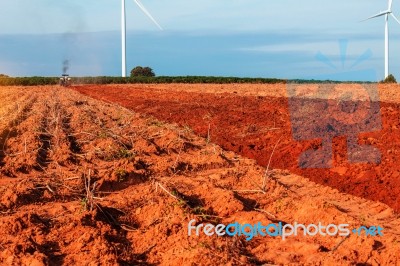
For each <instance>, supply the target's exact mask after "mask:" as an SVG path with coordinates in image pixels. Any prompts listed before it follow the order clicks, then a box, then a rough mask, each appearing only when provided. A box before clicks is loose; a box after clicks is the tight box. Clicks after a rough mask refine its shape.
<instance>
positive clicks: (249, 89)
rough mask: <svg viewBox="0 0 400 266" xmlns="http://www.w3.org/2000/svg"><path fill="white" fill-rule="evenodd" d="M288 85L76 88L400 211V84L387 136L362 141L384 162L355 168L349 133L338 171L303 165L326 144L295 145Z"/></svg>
mask: <svg viewBox="0 0 400 266" xmlns="http://www.w3.org/2000/svg"><path fill="white" fill-rule="evenodd" d="M286 86H287V85H285V84H273V85H263V84H232V85H229V84H228V85H217V84H214V85H212V84H211V85H208V84H192V85H186V84H164V85H130V86H118V85H110V86H84V87H76V90H78V91H80V92H82V93H84V94H87V95H90V96H92V97H95V98H97V99H102V100H106V101H110V102H116V103H119V104H121V105H122V106H125V107H127V108H129V109H131V110H134V111H137V112H141V113H146V114H149V115H152V116H154V117H156V118H158V119H160V120H163V121H167V122H175V123H178V124H179V125H181V126H190V127H191V128H193V130H194V131H195V132H196V133H197V134H199V135H201V136H202V137H205V138H210V140H211V141H212V142H214V143H217V144H218V145H220V146H221V147H222V148H224V149H226V150H230V151H234V152H236V153H238V154H240V155H242V156H245V157H248V158H252V159H255V160H256V161H257V162H258V163H259V164H260V165H262V166H267V165H268V163H270V167H272V168H274V169H287V170H290V171H291V172H292V173H296V174H298V175H301V176H304V177H307V178H309V179H310V180H312V181H314V182H316V183H318V184H322V185H326V186H330V187H332V188H335V189H338V190H339V191H341V192H344V193H348V194H351V195H355V196H359V197H363V198H366V199H370V200H376V201H380V202H383V203H385V204H388V205H389V206H391V207H392V208H393V209H395V210H396V211H397V212H399V211H400V200H399V197H398V195H399V194H400V164H399V163H398V161H399V159H400V149H399V146H400V104H399V103H400V86H398V85H379V92H380V100H381V101H380V102H379V103H378V107H377V108H378V111H379V110H380V116H381V120H382V123H381V126H379V130H374V131H373V132H368V131H367V132H361V133H360V134H356V135H355V137H356V138H357V139H356V141H358V143H360V144H365V145H371V146H373V147H375V148H377V149H378V150H379V151H380V154H381V162H380V163H379V164H375V163H357V164H353V163H350V162H349V160H348V158H347V157H348V155H347V143H346V137H347V136H346V135H343V136H339V137H335V138H333V142H332V145H331V146H332V150H333V155H332V167H330V168H326V169H316V168H303V167H302V166H301V163H300V162H299V158H300V156H301V154H302V153H303V152H304V151H306V150H308V149H318V148H321V140H318V139H309V140H295V139H294V135H293V132H292V124H291V122H292V121H291V117H290V109H289V101H288V98H287V87H286ZM310 86H313V85H310ZM348 86H349V90H352V89H353V88H352V87H351V86H352V85H351V84H349V85H348ZM314 103H315V102H314ZM306 104H310V102H308V103H306ZM311 104H312V103H311ZM320 114H324V110H316V112H315V117H318V116H319V115H320ZM326 115H327V116H330V115H331V114H330V113H326ZM310 116H311V119H309V120H310V123H314V122H313V121H311V120H313V115H312V114H311V115H310ZM316 123H317V122H316ZM306 126H307V125H306V124H305V125H304V127H306ZM373 128H376V127H373ZM275 146H276V149H275V150H274V147H275ZM273 150H274V153H273V156H272V157H271V154H272V151H273ZM372 161H373V160H372Z"/></svg>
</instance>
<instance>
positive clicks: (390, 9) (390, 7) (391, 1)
mask: <svg viewBox="0 0 400 266" xmlns="http://www.w3.org/2000/svg"><path fill="white" fill-rule="evenodd" d="M392 4H393V0H389V11H392Z"/></svg>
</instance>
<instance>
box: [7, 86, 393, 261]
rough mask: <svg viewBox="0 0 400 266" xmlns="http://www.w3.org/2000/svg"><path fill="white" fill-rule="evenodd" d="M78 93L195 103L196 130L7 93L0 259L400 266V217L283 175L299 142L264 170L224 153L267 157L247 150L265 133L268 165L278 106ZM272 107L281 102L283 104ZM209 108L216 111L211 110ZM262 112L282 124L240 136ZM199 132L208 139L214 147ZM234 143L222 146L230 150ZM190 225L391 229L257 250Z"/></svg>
mask: <svg viewBox="0 0 400 266" xmlns="http://www.w3.org/2000/svg"><path fill="white" fill-rule="evenodd" d="M76 89H79V90H81V91H84V92H85V93H91V94H95V96H96V97H100V96H101V97H105V96H107V95H113V98H110V99H112V100H116V101H120V102H121V103H125V104H126V105H127V104H128V103H130V104H131V106H130V107H131V108H133V109H135V108H137V109H141V111H142V112H143V113H153V114H154V116H158V117H160V118H163V120H169V119H170V121H174V120H177V121H178V119H177V118H179V117H180V116H183V115H182V112H183V109H181V110H182V112H175V110H176V109H175V108H178V107H179V106H186V108H185V109H184V110H185V114H186V117H187V118H186V119H187V121H186V120H185V121H184V122H182V121H178V122H181V125H182V126H178V125H175V124H171V123H165V122H162V121H160V120H157V119H155V118H154V117H152V116H148V115H147V114H140V113H139V112H136V111H131V110H129V109H126V108H124V107H121V106H119V105H116V104H114V103H106V102H103V101H98V100H94V99H92V98H90V97H87V96H83V95H82V94H80V93H78V92H76V91H75V90H71V89H66V88H60V87H58V86H55V87H50V86H48V87H47V86H46V87H29V88H26V87H2V89H1V90H0V99H2V105H1V107H0V117H1V120H0V141H1V143H0V144H1V145H0V146H1V147H2V148H1V153H0V165H1V169H0V174H1V177H2V178H1V179H0V225H1V226H2V228H3V230H2V232H0V264H3V265H141V264H142V265H147V264H162V265H216V264H226V265H259V264H276V265H287V264H325V265H354V264H357V263H361V264H371V265H395V264H396V263H397V262H398V261H400V260H399V256H400V255H399V250H400V246H399V241H400V235H399V233H400V230H399V229H400V220H399V218H398V215H397V214H396V213H395V212H394V210H393V209H392V208H390V207H388V206H387V205H385V204H383V203H379V202H373V201H369V200H366V199H363V198H359V197H355V196H351V195H349V194H345V193H342V192H339V191H338V190H335V189H332V188H330V187H328V186H322V185H320V184H316V183H313V182H311V181H310V180H308V179H307V178H304V177H300V176H298V175H295V174H292V173H290V172H289V171H287V170H272V169H273V168H275V167H277V166H279V164H282V165H290V164H289V162H290V161H294V160H295V159H294V158H291V159H290V158H289V157H290V156H292V155H293V154H295V153H292V152H290V153H289V155H290V156H289V157H288V158H287V159H284V158H286V157H285V156H283V155H282V154H283V151H282V147H283V146H285V145H293V143H292V144H291V142H290V141H289V140H285V139H283V140H282V142H281V143H282V144H280V145H282V146H280V145H278V146H277V148H276V152H275V154H274V156H272V157H271V158H272V160H271V162H272V163H271V165H270V167H269V168H268V170H267V171H266V169H265V168H264V167H262V166H260V165H259V164H257V162H256V161H254V160H252V159H248V158H246V157H242V156H240V155H238V154H236V153H234V152H233V151H228V148H229V146H226V147H227V149H222V148H221V147H219V146H218V145H216V144H215V143H218V142H221V141H222V140H224V137H225V138H226V139H227V140H228V139H229V143H231V144H232V147H231V148H229V149H231V150H235V149H236V148H233V147H234V146H235V145H239V146H242V148H241V150H239V149H238V151H239V152H241V153H242V154H244V155H247V156H249V157H253V158H257V156H256V155H257V151H258V149H256V148H255V147H254V151H252V150H253V149H250V148H249V147H248V145H247V144H243V143H241V144H240V143H239V142H237V141H238V140H241V141H242V142H243V141H249V143H253V142H254V140H256V139H257V137H256V136H258V137H259V138H260V136H261V135H262V136H265V135H267V136H269V138H268V139H264V141H266V140H269V141H266V142H265V144H264V145H265V146H264V147H265V148H264V149H265V154H267V160H268V158H269V157H270V153H271V151H272V149H273V146H274V144H275V143H274V142H275V139H274V138H275V135H274V134H276V132H274V131H275V130H266V129H267V126H268V128H270V127H271V126H274V128H282V127H283V126H285V120H284V116H282V117H281V116H280V115H279V113H280V112H281V113H283V114H284V112H285V109H284V108H283V107H282V108H281V109H280V107H279V105H278V104H276V105H273V104H271V102H269V101H267V99H265V98H261V99H258V98H256V99H255V100H256V101H255V102H251V103H252V104H253V103H257V101H258V104H257V105H255V106H253V108H254V109H252V110H253V113H247V112H248V111H246V110H247V107H249V108H250V107H251V106H252V105H251V104H248V103H247V100H248V99H247V98H246V99H245V98H243V99H242V98H241V97H238V96H235V95H230V94H226V95H224V94H223V95H214V96H213V97H218V101H217V102H218V103H219V104H220V105H217V104H215V105H213V104H211V102H208V101H209V99H214V98H209V97H211V96H212V95H207V94H199V95H200V96H199V95H197V94H195V93H191V94H192V95H193V96H192V98H191V101H189V100H184V99H185V98H184V97H185V96H187V94H185V93H183V92H180V93H171V92H168V94H170V95H168V94H166V93H163V91H162V90H159V91H157V90H152V89H143V88H141V89H135V90H131V89H129V90H128V89H124V87H113V86H105V87H100V88H99V89H100V90H101V91H97V90H95V88H94V87H80V88H76ZM96 89H97V88H96ZM100 93H101V94H100ZM129 93H131V94H129ZM157 93H158V94H157ZM156 95H158V98H157V97H156ZM150 96H151V97H150ZM170 96H171V97H172V96H174V97H175V99H174V101H175V104H176V106H175V105H172V104H170V105H163V104H164V103H165V102H166V101H164V100H162V99H164V98H165V97H170ZM108 97H110V96H108ZM117 97H119V98H117ZM197 97H202V98H197ZM135 98H136V99H137V100H132V99H135ZM123 99H125V100H126V101H125V102H124V101H123ZM157 99H159V102H157V104H156V102H155V101H157ZM139 100H140V101H141V102H142V103H141V104H139V102H137V101H139ZM268 100H271V101H272V100H274V99H273V98H271V99H268ZM229 101H230V102H231V103H232V101H233V102H234V103H235V104H233V105H231V106H230V108H229V106H226V108H225V109H224V110H226V111H227V113H226V114H225V116H224V118H225V119H223V118H222V115H218V116H217V114H218V112H219V111H220V109H219V108H222V107H220V106H223V105H224V104H228V103H229ZM275 101H276V102H277V103H282V104H283V105H284V100H283V99H275ZM171 102H173V101H172V100H171ZM272 103H275V102H272ZM240 104H242V105H243V108H244V109H243V110H242V111H240V112H239V111H238V110H237V107H235V106H237V105H240ZM247 104H248V105H247ZM151 105H153V107H152V108H153V109H151V108H150V106H151ZM174 106H175V107H174ZM194 106H199V107H198V109H196V108H195V107H194ZM205 106H206V107H207V108H211V109H206V110H204V108H205ZM180 108H182V107H180ZM191 108H193V109H191ZM212 108H214V109H212ZM260 108H261V109H262V110H264V111H265V113H268V112H270V113H275V114H276V117H275V119H274V120H271V121H265V120H264V119H261V116H260V120H261V121H263V123H264V124H261V125H260V124H256V125H255V127H254V128H253V127H252V129H251V130H250V132H248V131H249V130H248V128H246V127H245V128H243V127H241V125H242V124H240V119H243V121H246V119H248V117H251V114H253V115H256V113H257V110H258V109H260ZM209 110H211V111H212V112H210V111H209ZM229 110H231V111H229ZM228 111H229V112H228ZM286 112H287V111H286ZM167 113H168V115H167ZM204 114H209V115H208V116H205V115H204ZM216 117H218V118H219V119H217V120H216V119H215V118H216ZM241 117H243V118H241ZM167 118H168V119H167ZM201 120H202V121H204V123H200V122H199V121H201ZM218 121H219V122H218ZM251 121H254V120H251ZM197 122H199V124H196V123H197ZM217 122H218V123H217ZM231 123H234V124H235V126H234V125H231ZM272 123H273V124H272ZM263 126H264V128H263ZM235 128H236V130H234V129H235ZM192 130H194V131H195V132H193V131H192ZM260 130H263V131H262V132H263V133H262V134H261V131H260ZM280 131H281V135H282V134H283V133H282V131H283V130H282V129H280ZM196 132H199V133H202V134H204V133H206V135H205V136H206V138H202V137H199V136H198V135H197V134H195V133H196ZM219 132H220V133H219ZM222 132H225V136H222ZM250 133H252V134H250ZM240 134H244V135H243V136H241V135H240ZM231 136H233V137H235V136H236V137H235V138H233V137H232V138H231ZM227 140H226V141H225V144H224V142H223V141H222V144H224V145H228V141H227ZM245 143H247V142H245ZM271 143H273V144H271ZM296 145H298V144H296ZM267 146H268V147H267ZM286 149H287V151H290V149H291V146H289V148H288V147H287V148H286ZM299 149H300V148H299ZM250 151H252V152H250ZM277 155H278V156H279V157H276V156H277ZM260 157H261V156H260ZM264 159H265V158H264ZM260 162H261V163H263V164H265V163H266V161H262V160H260ZM282 168H284V167H282ZM287 168H288V169H290V168H289V167H287ZM328 177H329V176H328ZM360 190H361V188H360ZM352 193H353V192H352ZM387 193H392V192H390V191H389V192H387ZM353 194H356V193H353ZM382 201H383V200H382ZM192 219H195V220H196V221H197V222H198V223H200V222H202V223H213V224H217V223H223V224H228V223H231V222H235V221H237V222H239V223H251V224H254V223H257V222H259V221H260V222H262V223H263V224H267V223H278V222H282V223H294V222H298V223H303V224H310V223H318V222H321V223H323V224H331V223H335V224H339V223H346V224H349V225H350V226H351V227H352V228H356V227H359V226H362V225H365V226H373V225H380V226H382V227H384V228H385V231H384V233H385V234H384V236H383V237H371V236H369V237H368V236H365V235H361V236H358V235H354V234H352V235H350V236H349V237H347V238H343V237H340V236H335V237H324V236H315V237H305V236H295V237H289V238H288V239H286V240H285V241H283V240H281V239H280V238H278V237H276V238H273V237H255V238H254V239H253V240H251V241H246V240H245V236H236V237H228V236H224V237H217V236H212V237H206V236H205V235H201V236H188V229H187V227H188V222H189V221H190V220H192Z"/></svg>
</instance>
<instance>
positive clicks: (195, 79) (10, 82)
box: [0, 75, 395, 86]
mask: <svg viewBox="0 0 400 266" xmlns="http://www.w3.org/2000/svg"><path fill="white" fill-rule="evenodd" d="M393 78H394V77H393ZM71 79H72V85H74V84H76V85H79V84H160V83H187V84H195V83H203V84H207V83H208V84H232V83H252V84H275V83H287V82H290V83H299V84H307V83H350V81H348V82H340V81H332V80H284V79H273V78H238V77H213V76H212V77H208V76H176V77H170V76H157V77H143V76H139V77H129V78H122V77H109V76H103V77H75V78H74V77H72V78H71ZM59 80H60V78H59V77H18V78H12V77H7V76H5V75H3V76H0V86H38V85H56V84H59ZM394 82H395V81H394ZM352 83H371V82H352Z"/></svg>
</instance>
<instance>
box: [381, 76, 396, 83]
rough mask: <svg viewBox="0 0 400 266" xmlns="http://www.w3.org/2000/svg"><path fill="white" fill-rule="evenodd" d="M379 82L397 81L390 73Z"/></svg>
mask: <svg viewBox="0 0 400 266" xmlns="http://www.w3.org/2000/svg"><path fill="white" fill-rule="evenodd" d="M381 83H397V81H396V78H395V77H394V76H393V75H392V74H390V75H389V76H387V77H386V78H385V79H384V80H383V81H381Z"/></svg>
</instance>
